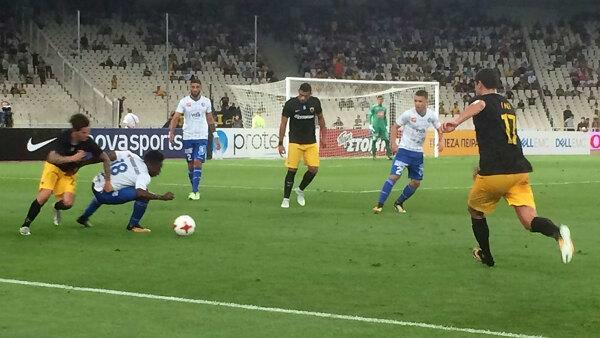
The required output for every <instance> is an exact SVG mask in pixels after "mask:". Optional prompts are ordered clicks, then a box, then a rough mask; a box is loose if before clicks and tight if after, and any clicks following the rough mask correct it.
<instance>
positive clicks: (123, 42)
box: [114, 34, 129, 45]
mask: <svg viewBox="0 0 600 338" xmlns="http://www.w3.org/2000/svg"><path fill="white" fill-rule="evenodd" d="M114 43H115V45H128V44H129V43H128V42H127V39H125V36H124V35H123V34H121V36H120V37H119V38H118V39H117V40H115V42H114Z"/></svg>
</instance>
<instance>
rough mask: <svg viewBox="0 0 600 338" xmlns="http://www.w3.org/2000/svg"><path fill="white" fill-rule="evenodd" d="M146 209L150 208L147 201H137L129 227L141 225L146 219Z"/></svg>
mask: <svg viewBox="0 0 600 338" xmlns="http://www.w3.org/2000/svg"><path fill="white" fill-rule="evenodd" d="M146 207H148V201H145V200H136V201H135V203H134V204H133V213H132V214H131V218H130V219H129V225H128V227H132V226H134V225H140V220H141V219H142V217H144V213H145V212H146Z"/></svg>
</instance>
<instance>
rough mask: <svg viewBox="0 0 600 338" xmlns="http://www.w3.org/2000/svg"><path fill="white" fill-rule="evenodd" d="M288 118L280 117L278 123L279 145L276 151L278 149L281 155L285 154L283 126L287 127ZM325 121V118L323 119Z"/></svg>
mask: <svg viewBox="0 0 600 338" xmlns="http://www.w3.org/2000/svg"><path fill="white" fill-rule="evenodd" d="M287 123H288V118H287V117H285V116H282V117H281V122H280V123H279V145H278V146H277V151H279V155H280V156H281V157H283V155H284V154H285V147H284V146H283V138H284V137H285V128H286V127H287ZM320 123H321V122H320V121H319V124H320ZM323 123H325V120H323Z"/></svg>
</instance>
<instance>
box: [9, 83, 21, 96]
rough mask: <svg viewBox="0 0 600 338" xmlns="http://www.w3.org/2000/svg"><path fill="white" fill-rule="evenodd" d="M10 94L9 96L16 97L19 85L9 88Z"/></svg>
mask: <svg viewBox="0 0 600 338" xmlns="http://www.w3.org/2000/svg"><path fill="white" fill-rule="evenodd" d="M10 94H11V95H17V94H19V85H18V84H16V83H15V84H14V85H13V86H12V87H11V88H10Z"/></svg>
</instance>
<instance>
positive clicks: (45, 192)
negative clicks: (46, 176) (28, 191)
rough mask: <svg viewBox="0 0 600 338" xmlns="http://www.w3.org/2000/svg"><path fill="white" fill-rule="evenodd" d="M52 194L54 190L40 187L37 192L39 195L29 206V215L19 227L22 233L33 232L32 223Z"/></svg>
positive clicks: (25, 234)
mask: <svg viewBox="0 0 600 338" xmlns="http://www.w3.org/2000/svg"><path fill="white" fill-rule="evenodd" d="M50 196H52V190H50V189H40V190H39V191H38V193H37V196H36V197H35V199H34V200H33V202H31V205H30V206H29V210H28V211H27V216H25V220H24V221H23V224H22V225H21V228H20V229H19V232H20V233H21V235H24V236H28V235H30V234H31V231H30V227H31V223H32V222H33V221H34V220H35V218H36V217H37V215H38V214H39V213H40V210H41V209H42V206H44V204H45V203H46V202H47V201H48V199H49V198H50Z"/></svg>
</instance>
